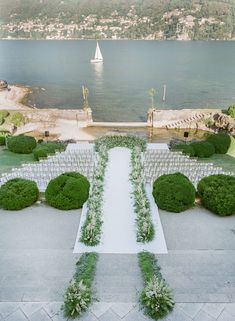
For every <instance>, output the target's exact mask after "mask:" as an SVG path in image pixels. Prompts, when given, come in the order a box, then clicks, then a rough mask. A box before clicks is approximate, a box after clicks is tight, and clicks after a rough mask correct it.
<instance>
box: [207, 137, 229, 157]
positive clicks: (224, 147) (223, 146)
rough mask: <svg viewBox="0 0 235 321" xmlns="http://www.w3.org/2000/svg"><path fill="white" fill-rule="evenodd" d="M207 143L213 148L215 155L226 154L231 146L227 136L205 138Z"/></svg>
mask: <svg viewBox="0 0 235 321" xmlns="http://www.w3.org/2000/svg"><path fill="white" fill-rule="evenodd" d="M207 142H208V143H211V144H212V145H213V146H214V148H215V152H216V153H217V154H226V153H227V151H228V149H229V147H230V144H231V138H230V135H228V134H223V133H220V134H213V135H210V136H209V137H208V138H207Z"/></svg>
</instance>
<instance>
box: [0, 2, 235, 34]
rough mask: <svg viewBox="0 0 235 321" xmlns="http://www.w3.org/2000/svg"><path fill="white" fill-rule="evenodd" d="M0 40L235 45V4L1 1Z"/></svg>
mask: <svg viewBox="0 0 235 321" xmlns="http://www.w3.org/2000/svg"><path fill="white" fill-rule="evenodd" d="M0 37H1V38H26V39H43V38H46V39H72V38H80V39H86V38H88V39H94V38H97V39H100V38H103V39H109V38H111V39H127V38H128V39H129V38H130V39H179V40H190V39H196V40H197V39H235V0H194V1H188V0H63V1H61V0H8V1H3V0H0Z"/></svg>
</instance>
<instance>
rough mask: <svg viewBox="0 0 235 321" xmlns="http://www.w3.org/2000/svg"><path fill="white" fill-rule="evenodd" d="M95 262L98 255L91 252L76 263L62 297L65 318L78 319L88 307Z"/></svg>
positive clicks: (91, 292) (91, 293)
mask: <svg viewBox="0 0 235 321" xmlns="http://www.w3.org/2000/svg"><path fill="white" fill-rule="evenodd" d="M97 260H98V254H97V253H94V252H91V253H84V254H82V256H81V257H80V259H79V261H78V262H77V264H76V273H75V274H74V276H73V279H72V280H71V281H70V285H69V287H68V288H67V290H66V291H65V295H64V305H63V310H64V314H65V316H66V317H70V318H76V317H79V316H80V315H81V314H82V313H83V312H85V311H86V310H87V308H88V306H89V305H90V303H91V301H92V299H93V291H92V283H93V280H94V277H95V270H96V263H97Z"/></svg>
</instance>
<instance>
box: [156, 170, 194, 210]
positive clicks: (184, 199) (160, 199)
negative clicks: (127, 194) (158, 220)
mask: <svg viewBox="0 0 235 321" xmlns="http://www.w3.org/2000/svg"><path fill="white" fill-rule="evenodd" d="M195 193H196V191H195V188H194V186H193V184H192V183H191V182H190V181H189V179H188V178H187V177H186V176H184V175H183V174H181V173H174V174H166V175H162V176H160V177H159V178H157V179H156V181H155V182H154V184H153V197H154V199H155V202H156V203H157V205H158V207H159V208H161V209H163V210H166V211H169V212H175V213H179V212H182V211H185V210H187V209H188V208H190V207H192V206H193V204H194V202H195Z"/></svg>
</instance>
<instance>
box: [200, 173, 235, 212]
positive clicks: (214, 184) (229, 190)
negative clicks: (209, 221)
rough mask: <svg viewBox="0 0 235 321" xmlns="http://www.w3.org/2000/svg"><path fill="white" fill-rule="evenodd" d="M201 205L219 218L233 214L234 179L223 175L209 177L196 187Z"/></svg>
mask: <svg viewBox="0 0 235 321" xmlns="http://www.w3.org/2000/svg"><path fill="white" fill-rule="evenodd" d="M197 190H198V194H199V196H200V197H201V200H202V204H203V205H204V206H205V207H206V208H207V209H208V210H210V211H211V212H213V213H216V214H218V215H220V216H228V215H232V214H235V177H233V176H229V175H223V174H217V175H210V176H207V177H204V178H202V179H201V180H200V182H199V183H198V186H197Z"/></svg>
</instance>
